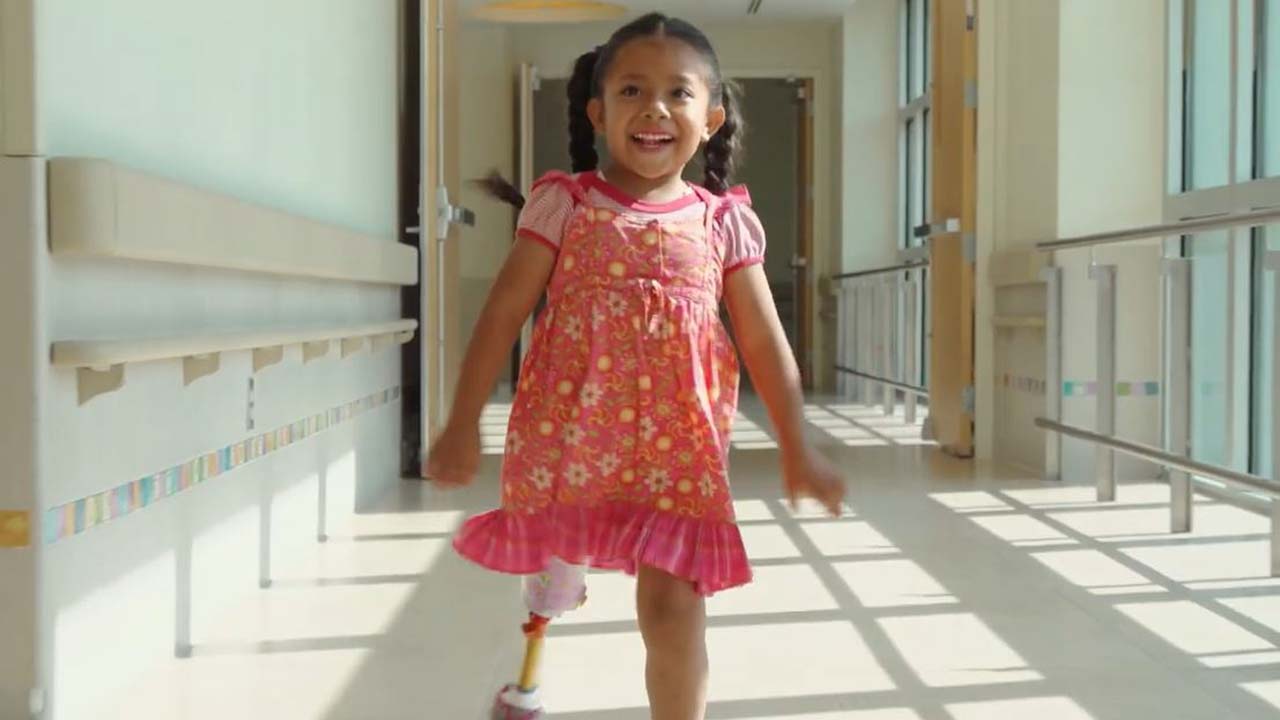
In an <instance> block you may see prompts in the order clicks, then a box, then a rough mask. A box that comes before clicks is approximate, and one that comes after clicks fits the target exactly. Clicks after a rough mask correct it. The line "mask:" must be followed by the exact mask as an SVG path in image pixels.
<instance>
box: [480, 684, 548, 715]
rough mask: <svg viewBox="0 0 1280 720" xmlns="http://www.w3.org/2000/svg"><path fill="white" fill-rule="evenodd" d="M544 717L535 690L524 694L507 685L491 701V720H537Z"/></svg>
mask: <svg viewBox="0 0 1280 720" xmlns="http://www.w3.org/2000/svg"><path fill="white" fill-rule="evenodd" d="M542 717H545V714H544V713H543V711H542V699H541V698H540V697H539V696H538V691H537V689H534V690H530V691H528V692H525V691H523V690H521V689H520V688H518V687H516V686H515V685H508V686H506V687H505V688H503V689H502V692H500V693H498V697H497V698H495V699H494V701H493V715H492V720H538V719H539V718H542Z"/></svg>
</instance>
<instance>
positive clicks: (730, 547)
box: [454, 173, 764, 595]
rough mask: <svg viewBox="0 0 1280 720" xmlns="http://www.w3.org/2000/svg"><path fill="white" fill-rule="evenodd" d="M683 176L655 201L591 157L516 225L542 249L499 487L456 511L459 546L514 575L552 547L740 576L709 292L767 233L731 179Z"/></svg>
mask: <svg viewBox="0 0 1280 720" xmlns="http://www.w3.org/2000/svg"><path fill="white" fill-rule="evenodd" d="M690 189H691V192H690V194H689V195H687V196H686V197H685V198H684V199H682V200H680V201H677V202H675V203H671V204H668V205H666V206H661V207H659V206H651V205H646V204H644V203H640V202H637V201H634V200H632V199H630V198H627V197H626V196H625V195H624V194H622V193H621V191H619V190H617V189H616V188H614V187H613V186H611V185H608V184H607V183H606V182H605V181H604V180H603V179H602V178H601V177H600V176H598V175H596V174H583V175H579V176H569V175H564V174H561V173H553V174H550V175H548V176H547V177H545V178H543V179H542V180H540V181H539V183H538V184H537V185H536V186H535V188H534V191H533V192H532V193H531V197H530V199H529V204H528V205H526V208H525V211H524V212H522V214H521V221H520V235H522V236H524V237H527V238H531V239H534V240H536V241H539V242H542V243H544V244H546V245H547V246H548V247H550V248H551V249H552V250H554V251H555V252H556V253H557V260H556V267H555V271H554V273H553V275H552V278H551V281H550V284H549V286H548V305H547V309H546V310H545V311H544V312H543V313H542V315H541V316H540V317H539V319H538V322H537V324H536V327H535V330H534V335H533V342H532V345H531V346H530V349H529V353H528V355H527V356H526V358H525V361H524V365H523V367H522V369H521V374H520V378H519V385H518V391H517V394H516V397H515V401H514V404H513V407H512V413H511V421H510V425H509V428H508V432H507V448H506V450H507V452H506V457H505V460H504V463H503V468H502V504H501V507H500V508H499V509H497V510H494V511H491V512H488V513H485V514H482V515H478V516H476V517H473V518H471V519H470V520H468V521H467V522H466V523H465V524H464V525H463V527H462V529H461V530H460V532H459V533H458V535H457V536H456V538H455V539H454V546H455V548H456V549H457V551H458V552H459V553H461V554H462V555H463V556H464V557H466V558H468V559H470V560H472V561H474V562H476V563H478V564H480V565H482V566H484V567H486V568H489V569H492V570H496V571H499V572H505V573H513V574H522V575H528V574H534V573H538V572H542V571H543V570H545V569H546V568H547V566H548V563H549V561H550V559H551V558H553V557H557V558H560V559H561V560H563V561H565V562H568V563H573V564H582V565H591V566H593V567H596V568H602V569H611V570H623V571H625V572H628V573H631V574H635V572H636V570H637V568H638V567H639V566H640V565H649V566H652V567H655V568H658V569H660V570H664V571H666V572H668V573H671V574H673V575H675V576H677V577H680V578H682V579H685V580H688V581H690V582H691V583H693V584H694V586H695V587H696V589H697V591H698V592H699V593H701V594H703V595H711V594H713V593H715V592H717V591H719V590H723V589H726V588H730V587H734V586H738V585H743V584H745V583H747V582H749V581H750V580H751V568H750V565H749V563H748V561H747V556H746V552H745V549H744V547H743V543H742V536H741V534H740V532H739V530H738V527H737V524H736V522H735V519H734V511H733V502H732V497H731V495H730V492H729V477H728V453H729V433H730V429H731V427H732V424H733V421H734V418H735V416H736V414H737V397H738V364H737V356H736V353H735V351H734V348H733V346H732V343H731V342H730V340H729V337H728V334H727V333H726V331H725V328H724V326H723V325H722V324H721V322H720V316H719V308H720V301H721V294H722V291H723V287H724V278H725V277H726V276H727V275H728V274H729V273H730V272H732V271H734V270H736V269H738V268H740V267H745V266H747V265H750V264H753V263H759V262H761V261H762V260H763V255H764V240H763V237H764V236H763V231H761V230H760V227H759V220H758V219H757V218H756V217H755V214H754V213H752V212H751V210H750V208H749V205H750V200H749V198H748V196H747V194H746V191H745V189H737V190H734V191H731V192H730V193H728V194H727V195H726V196H723V197H717V196H715V195H712V194H711V193H709V192H707V191H706V190H704V189H702V188H699V187H696V186H691V188H690Z"/></svg>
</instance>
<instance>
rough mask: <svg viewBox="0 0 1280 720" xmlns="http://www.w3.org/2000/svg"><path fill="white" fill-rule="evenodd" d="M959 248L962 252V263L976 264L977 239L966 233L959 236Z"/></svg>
mask: <svg viewBox="0 0 1280 720" xmlns="http://www.w3.org/2000/svg"><path fill="white" fill-rule="evenodd" d="M960 242H961V247H962V250H963V252H964V261H965V262H967V263H976V262H978V238H977V236H975V235H974V234H973V233H971V232H967V233H965V234H963V235H961V236H960Z"/></svg>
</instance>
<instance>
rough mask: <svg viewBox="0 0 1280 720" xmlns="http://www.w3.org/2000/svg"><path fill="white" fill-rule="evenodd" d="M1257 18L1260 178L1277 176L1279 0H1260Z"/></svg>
mask: <svg viewBox="0 0 1280 720" xmlns="http://www.w3.org/2000/svg"><path fill="white" fill-rule="evenodd" d="M1261 11H1262V17H1260V18H1258V23H1259V29H1260V31H1261V32H1260V33H1259V35H1260V38H1261V43H1262V47H1261V48H1260V53H1259V54H1260V60H1261V62H1260V63H1259V71H1260V75H1259V78H1258V81H1259V82H1258V91H1259V92H1258V94H1259V96H1260V97H1259V98H1258V105H1259V112H1258V134H1259V138H1258V146H1259V147H1258V160H1259V167H1260V170H1261V173H1260V175H1262V176H1264V177H1277V176H1280V0H1264V2H1262V3H1261Z"/></svg>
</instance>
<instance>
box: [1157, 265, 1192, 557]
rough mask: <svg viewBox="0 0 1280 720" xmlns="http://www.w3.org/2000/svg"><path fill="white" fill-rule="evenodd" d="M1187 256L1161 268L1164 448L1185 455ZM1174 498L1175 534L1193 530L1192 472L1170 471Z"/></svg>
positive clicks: (1187, 424) (1187, 420) (1188, 335)
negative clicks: (1162, 292)
mask: <svg viewBox="0 0 1280 720" xmlns="http://www.w3.org/2000/svg"><path fill="white" fill-rule="evenodd" d="M1190 269H1191V265H1190V261H1189V260H1187V259H1186V258H1166V259H1165V261H1164V264H1163V267H1162V271H1163V272H1162V273H1161V274H1162V276H1163V277H1162V280H1163V285H1164V288H1163V289H1164V318H1165V320H1164V351H1163V352H1162V353H1161V357H1162V358H1163V360H1164V363H1163V364H1164V371H1163V372H1162V373H1161V379H1160V380H1161V383H1162V384H1163V385H1164V388H1163V392H1164V410H1165V411H1164V418H1165V427H1164V449H1165V450H1166V451H1167V452H1169V453H1170V454H1173V455H1181V456H1186V454H1187V436H1188V432H1189V430H1190V417H1191V416H1190V414H1189V413H1188V403H1187V398H1188V390H1189V385H1188V382H1189V375H1188V372H1187V370H1188V364H1187V359H1188V355H1189V351H1190V349H1191V343H1190V341H1191V302H1190V299H1191V295H1190V293H1191V274H1190ZM1167 472H1168V475H1169V493H1170V498H1171V501H1172V508H1171V512H1172V516H1171V518H1170V529H1171V531H1172V532H1175V533H1186V532H1191V526H1192V521H1193V520H1192V510H1193V507H1194V506H1193V502H1194V491H1193V489H1192V484H1191V475H1190V474H1189V473H1186V472H1184V471H1182V470H1174V469H1172V468H1170V469H1169V470H1167Z"/></svg>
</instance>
